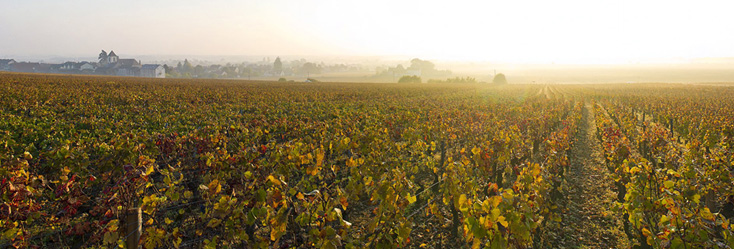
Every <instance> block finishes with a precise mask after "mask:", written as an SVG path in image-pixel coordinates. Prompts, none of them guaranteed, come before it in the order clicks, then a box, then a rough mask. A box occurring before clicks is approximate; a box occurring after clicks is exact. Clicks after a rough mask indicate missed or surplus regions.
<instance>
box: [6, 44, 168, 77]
mask: <svg viewBox="0 0 734 249" xmlns="http://www.w3.org/2000/svg"><path fill="white" fill-rule="evenodd" d="M0 71H11V72H23V73H60V74H96V75H117V76H134V77H148V78H165V77H166V70H165V68H164V66H163V65H160V64H142V63H141V61H140V60H136V59H120V57H119V56H117V54H115V52H114V51H110V53H109V54H108V53H107V52H105V51H104V50H102V52H101V53H100V54H99V61H97V62H90V61H81V62H72V61H67V62H64V63H61V64H51V63H41V62H18V61H15V60H14V59H0Z"/></svg>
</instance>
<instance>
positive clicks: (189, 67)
mask: <svg viewBox="0 0 734 249" xmlns="http://www.w3.org/2000/svg"><path fill="white" fill-rule="evenodd" d="M183 71H184V72H187V73H191V72H193V71H194V66H192V65H191V62H189V59H184V64H183Z"/></svg>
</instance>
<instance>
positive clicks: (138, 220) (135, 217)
mask: <svg viewBox="0 0 734 249" xmlns="http://www.w3.org/2000/svg"><path fill="white" fill-rule="evenodd" d="M142 226H143V215H142V212H141V211H140V208H139V207H138V208H131V209H129V210H128V211H127V214H125V229H124V231H125V232H124V233H123V235H124V236H126V237H125V248H141V247H140V244H139V241H140V235H141V234H142V232H143V227H142Z"/></svg>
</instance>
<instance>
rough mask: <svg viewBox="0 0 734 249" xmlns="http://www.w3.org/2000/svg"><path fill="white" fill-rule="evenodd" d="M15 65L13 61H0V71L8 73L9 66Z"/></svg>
mask: <svg viewBox="0 0 734 249" xmlns="http://www.w3.org/2000/svg"><path fill="white" fill-rule="evenodd" d="M13 63H15V60H13V59H0V71H10V65H12V64H13Z"/></svg>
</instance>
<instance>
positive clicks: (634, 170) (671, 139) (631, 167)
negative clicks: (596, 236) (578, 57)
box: [586, 85, 734, 248]
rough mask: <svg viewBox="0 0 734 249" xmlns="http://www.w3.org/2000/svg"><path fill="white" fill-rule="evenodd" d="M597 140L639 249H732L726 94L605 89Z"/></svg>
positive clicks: (676, 88)
mask: <svg viewBox="0 0 734 249" xmlns="http://www.w3.org/2000/svg"><path fill="white" fill-rule="evenodd" d="M586 91H587V92H586V94H588V95H592V96H593V99H594V100H596V101H597V105H596V106H595V108H596V123H597V129H598V137H599V140H600V141H601V142H602V144H603V148H604V151H605V154H606V157H607V166H608V168H609V170H610V171H611V172H613V177H614V180H615V181H616V183H617V188H618V193H619V197H618V202H617V204H616V205H615V207H614V208H615V209H616V210H617V211H618V212H619V214H620V215H624V217H625V220H626V224H625V230H626V232H627V234H628V236H629V237H630V238H635V239H636V240H637V241H638V245H639V246H641V247H642V248H731V246H732V245H734V233H733V231H734V228H732V227H731V225H730V221H731V219H732V215H734V192H732V191H733V189H732V186H734V182H732V179H734V178H732V177H733V176H734V160H732V159H733V158H732V139H733V137H732V129H733V128H734V116H732V113H734V106H732V104H734V102H732V101H731V99H730V96H732V94H734V92H733V91H732V90H731V89H728V88H721V87H703V86H695V87H694V86H685V85H670V86H665V85H646V86H636V88H632V87H630V86H611V87H610V86H603V87H596V89H593V90H588V89H587V90H586Z"/></svg>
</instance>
